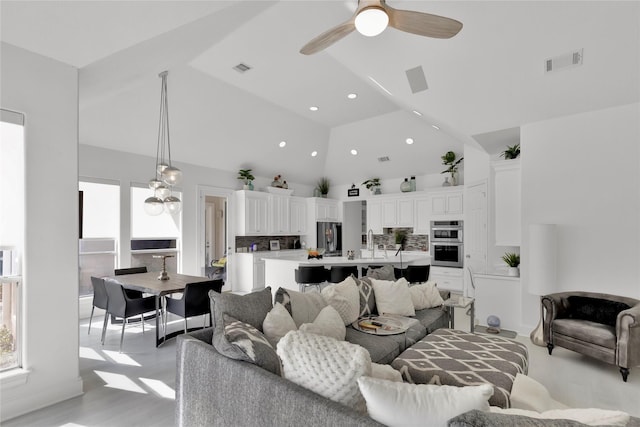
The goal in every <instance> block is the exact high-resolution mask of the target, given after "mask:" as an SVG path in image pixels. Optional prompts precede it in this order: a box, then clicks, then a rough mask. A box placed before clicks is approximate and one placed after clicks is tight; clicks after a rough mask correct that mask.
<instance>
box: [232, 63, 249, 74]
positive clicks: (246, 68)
mask: <svg viewBox="0 0 640 427" xmlns="http://www.w3.org/2000/svg"><path fill="white" fill-rule="evenodd" d="M233 69H234V70H236V71H237V72H239V73H245V72H247V71H249V70H250V69H251V67H249V66H248V65H247V64H243V63H240V64H238V65H236V66H235V67H233Z"/></svg>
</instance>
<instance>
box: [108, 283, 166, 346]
mask: <svg viewBox="0 0 640 427" xmlns="http://www.w3.org/2000/svg"><path fill="white" fill-rule="evenodd" d="M104 284H105V287H106V289H107V296H108V301H109V302H108V304H107V313H108V314H111V315H113V316H117V317H122V333H121V334H120V353H122V342H123V340H124V328H125V326H126V325H127V320H128V319H129V318H130V317H133V316H138V315H139V316H140V321H141V322H142V333H144V313H147V312H150V311H154V312H155V309H156V303H155V297H154V296H150V297H143V298H130V297H129V296H128V295H127V293H126V292H125V289H124V288H123V287H122V285H121V284H120V283H118V282H116V281H115V280H113V279H104ZM108 319H109V316H107V315H105V318H104V326H103V329H104V330H105V334H103V337H102V344H103V345H104V335H106V328H107V321H108Z"/></svg>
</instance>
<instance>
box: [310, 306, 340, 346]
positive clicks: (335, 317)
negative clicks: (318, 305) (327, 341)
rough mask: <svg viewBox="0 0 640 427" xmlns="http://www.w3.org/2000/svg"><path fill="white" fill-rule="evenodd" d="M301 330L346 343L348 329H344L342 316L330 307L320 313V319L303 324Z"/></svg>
mask: <svg viewBox="0 0 640 427" xmlns="http://www.w3.org/2000/svg"><path fill="white" fill-rule="evenodd" d="M300 330H301V331H302V332H309V333H311V334H318V335H324V336H325V337H332V338H335V339H337V340H338V341H344V337H345V336H346V335H347V328H345V327H344V323H342V318H341V317H340V314H339V313H338V312H337V311H336V309H335V308H333V307H332V306H330V305H328V306H326V307H325V308H323V309H322V310H321V311H320V314H318V317H316V319H315V320H314V321H313V323H303V324H302V325H300Z"/></svg>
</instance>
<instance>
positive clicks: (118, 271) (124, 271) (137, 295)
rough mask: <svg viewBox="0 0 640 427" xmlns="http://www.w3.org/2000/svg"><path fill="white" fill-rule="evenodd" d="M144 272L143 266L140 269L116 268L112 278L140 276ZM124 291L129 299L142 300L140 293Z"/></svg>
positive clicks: (131, 290) (130, 290) (145, 270)
mask: <svg viewBox="0 0 640 427" xmlns="http://www.w3.org/2000/svg"><path fill="white" fill-rule="evenodd" d="M146 272H147V267H146V266H144V265H143V266H142V267H129V268H116V269H115V270H114V271H113V274H114V276H122V275H125V274H140V273H146ZM124 291H125V292H126V294H127V295H128V296H129V298H142V292H140V291H136V290H133V289H125V290H124Z"/></svg>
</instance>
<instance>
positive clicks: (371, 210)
mask: <svg viewBox="0 0 640 427" xmlns="http://www.w3.org/2000/svg"><path fill="white" fill-rule="evenodd" d="M369 230H372V231H373V234H382V200H380V199H377V200H376V199H375V198H373V199H368V200H367V231H369Z"/></svg>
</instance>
